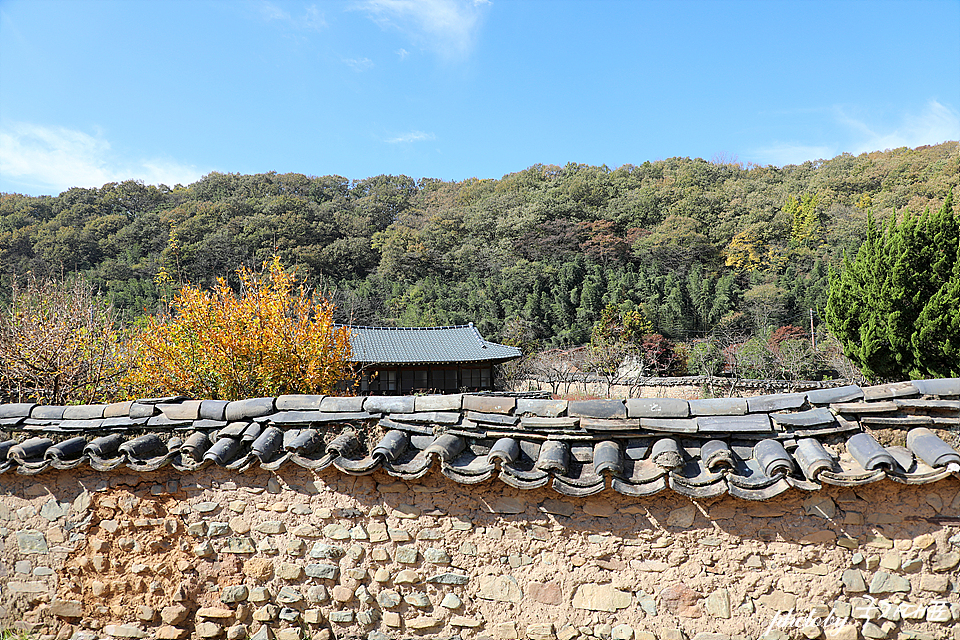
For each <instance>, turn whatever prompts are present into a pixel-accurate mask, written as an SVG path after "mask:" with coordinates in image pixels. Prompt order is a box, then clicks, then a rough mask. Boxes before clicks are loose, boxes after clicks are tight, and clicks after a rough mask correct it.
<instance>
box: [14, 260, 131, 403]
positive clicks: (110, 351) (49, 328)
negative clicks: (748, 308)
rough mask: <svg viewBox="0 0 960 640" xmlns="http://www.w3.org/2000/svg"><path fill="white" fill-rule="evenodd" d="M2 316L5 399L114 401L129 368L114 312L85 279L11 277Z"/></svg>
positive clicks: (26, 400) (39, 401)
mask: <svg viewBox="0 0 960 640" xmlns="http://www.w3.org/2000/svg"><path fill="white" fill-rule="evenodd" d="M9 296H10V302H9V304H8V305H7V307H6V308H4V309H3V311H2V313H0V401H3V402H38V403H44V404H75V403H89V402H97V401H107V400H110V399H112V398H113V397H114V395H115V394H116V393H117V391H118V388H117V379H118V377H119V375H120V374H121V373H122V368H123V358H122V356H123V340H122V334H121V333H120V331H119V330H118V329H117V326H116V324H115V322H114V316H113V310H112V308H111V307H110V305H109V304H107V303H106V302H105V301H104V300H103V299H102V298H99V297H98V296H97V295H96V294H95V292H94V290H93V288H92V287H91V286H90V284H89V283H88V282H87V281H86V280H84V279H83V278H76V279H74V280H72V281H70V282H68V281H65V280H62V279H61V280H53V279H37V278H34V277H32V276H31V277H28V278H27V279H26V283H25V284H21V282H20V281H19V280H18V279H14V280H13V281H12V286H11V289H10V292H9Z"/></svg>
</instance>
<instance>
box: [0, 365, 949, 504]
mask: <svg viewBox="0 0 960 640" xmlns="http://www.w3.org/2000/svg"><path fill="white" fill-rule="evenodd" d="M736 400H737V401H726V400H721V401H716V402H710V401H690V402H689V403H688V402H687V401H683V400H680V401H678V400H675V399H667V398H642V399H629V400H595V401H570V402H567V401H562V400H549V399H537V398H529V397H521V398H519V399H518V398H515V397H504V396H498V395H491V394H486V395H456V396H442V397H436V398H433V397H430V396H421V397H416V398H413V397H408V398H404V397H342V398H340V397H323V396H289V395H288V396H280V397H279V398H253V399H249V400H242V401H237V402H230V403H225V402H221V401H211V400H203V401H197V400H191V399H187V398H152V399H141V400H138V401H136V402H132V403H117V404H114V405H90V406H82V407H44V406H39V405H31V404H13V405H0V416H3V417H2V418H0V420H2V423H0V428H3V429H4V430H5V431H8V432H10V433H12V434H14V435H15V436H16V437H14V438H12V439H9V440H7V441H5V442H0V473H16V474H23V475H35V474H38V473H43V472H44V471H47V470H53V469H74V468H77V467H80V466H83V465H86V466H89V467H90V468H92V469H94V470H96V471H100V472H103V473H107V472H110V471H112V470H114V469H119V468H121V467H123V468H125V469H127V470H131V471H134V472H138V473H146V472H150V471H154V470H157V469H160V468H162V467H165V466H172V467H173V468H175V469H177V470H178V471H181V472H189V471H194V470H197V469H201V468H203V467H206V466H209V465H217V466H220V467H224V468H226V469H230V470H234V471H236V472H238V473H242V472H244V471H246V470H247V469H250V468H252V467H254V466H259V467H262V468H265V469H268V470H276V469H279V468H281V467H283V466H284V465H289V464H293V465H298V466H301V467H304V468H307V469H313V470H321V469H325V468H328V467H333V468H335V469H337V470H338V471H339V472H341V473H344V474H348V475H367V474H371V473H374V472H375V471H378V470H380V471H383V472H385V473H387V474H389V475H391V476H393V477H397V478H401V479H403V480H408V481H411V480H416V479H418V478H422V477H423V476H424V475H426V474H428V473H430V472H431V471H437V472H439V473H441V474H443V475H444V476H446V477H447V478H449V479H451V480H453V481H455V482H458V483H461V484H468V485H469V484H476V483H480V482H487V481H491V480H493V479H494V478H496V479H499V480H500V481H501V482H503V483H504V484H506V485H508V486H511V487H515V488H518V489H524V490H526V489H533V488H539V487H544V486H547V485H549V486H550V487H552V488H553V490H554V491H556V492H557V493H559V494H562V495H566V496H581V497H582V496H590V495H594V494H597V493H601V492H604V491H611V490H612V491H615V492H617V493H621V494H624V495H629V496H644V495H653V494H656V493H659V492H661V491H664V490H666V489H668V488H669V489H671V490H673V491H675V492H677V493H679V494H681V495H685V496H690V497H700V498H702V497H709V496H718V495H722V494H725V493H729V494H730V495H733V496H735V497H738V498H742V499H744V500H768V499H770V498H772V497H774V496H777V495H779V494H781V493H783V492H785V491H789V490H794V489H795V490H801V491H816V490H818V489H819V488H821V487H822V486H823V485H825V484H826V485H838V486H848V487H851V486H860V485H864V484H869V483H874V482H879V481H881V480H884V479H889V480H892V481H894V482H901V483H907V484H926V483H931V482H937V481H940V480H942V479H944V478H947V477H949V476H951V475H952V476H957V477H960V452H958V451H957V450H956V449H955V446H954V445H955V444H956V442H957V435H956V430H955V429H954V430H953V431H949V430H947V431H941V432H940V434H938V433H937V429H938V428H939V427H945V428H947V429H949V428H950V427H956V426H957V425H960V381H958V380H953V379H951V380H926V381H917V382H913V383H897V384H895V385H881V386H878V387H872V388H869V387H868V388H864V389H861V388H859V387H843V388H840V389H833V390H829V389H828V390H817V391H810V392H806V393H801V394H773V395H768V396H758V397H754V398H750V399H748V400H746V401H744V400H742V399H736ZM104 407H109V408H110V411H109V413H110V415H111V417H103V416H104V415H106V413H107V410H106V409H105V408H104ZM122 409H125V410H126V413H123V411H122ZM422 409H436V410H427V411H424V410H422ZM205 416H215V417H219V418H221V419H215V418H211V417H205ZM627 416H630V417H627ZM648 416H652V417H648ZM374 426H379V428H380V430H381V431H380V432H381V433H383V434H384V435H383V436H382V437H380V438H374V439H367V438H368V437H367V435H365V434H369V433H371V432H373V430H372V429H371V428H370V427H374ZM872 427H882V428H892V429H897V430H900V431H903V432H906V438H905V446H899V445H898V446H884V445H882V444H881V443H880V442H879V441H878V440H877V438H876V437H874V434H873V431H872ZM941 436H943V437H941ZM944 438H946V439H944ZM948 441H949V442H948Z"/></svg>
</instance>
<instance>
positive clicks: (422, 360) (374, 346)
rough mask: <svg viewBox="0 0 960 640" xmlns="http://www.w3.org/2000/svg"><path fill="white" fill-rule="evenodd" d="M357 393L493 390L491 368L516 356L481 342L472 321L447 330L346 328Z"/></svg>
mask: <svg viewBox="0 0 960 640" xmlns="http://www.w3.org/2000/svg"><path fill="white" fill-rule="evenodd" d="M349 329H350V345H351V347H352V349H353V358H354V361H355V362H356V363H357V365H358V366H359V367H360V369H361V378H360V393H362V394H376V395H404V394H410V393H422V392H427V391H432V392H434V393H456V392H459V391H485V390H490V389H493V382H494V379H493V369H494V366H496V365H498V364H501V363H504V362H508V361H510V360H514V359H516V358H519V357H520V350H519V349H517V348H516V347H508V346H506V345H502V344H497V343H496V342H490V341H489V340H485V339H484V338H483V336H481V335H480V332H479V331H477V328H476V327H475V326H473V323H472V322H471V323H470V324H466V325H459V326H453V327H357V326H350V327H349Z"/></svg>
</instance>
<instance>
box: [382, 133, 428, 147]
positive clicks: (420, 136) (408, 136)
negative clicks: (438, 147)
mask: <svg viewBox="0 0 960 640" xmlns="http://www.w3.org/2000/svg"><path fill="white" fill-rule="evenodd" d="M436 138H437V137H436V136H435V135H433V134H432V133H426V132H424V131H409V132H407V133H402V134H400V135H398V136H396V137H395V138H387V139H386V140H385V142H389V143H390V144H401V143H408V142H423V141H425V140H436Z"/></svg>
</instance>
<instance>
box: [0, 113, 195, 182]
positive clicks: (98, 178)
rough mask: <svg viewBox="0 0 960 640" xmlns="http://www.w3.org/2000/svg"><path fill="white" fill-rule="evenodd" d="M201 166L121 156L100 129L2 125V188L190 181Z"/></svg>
mask: <svg viewBox="0 0 960 640" xmlns="http://www.w3.org/2000/svg"><path fill="white" fill-rule="evenodd" d="M203 173H205V172H202V171H200V170H199V169H197V167H195V166H192V165H184V164H181V163H178V162H175V161H172V160H169V159H157V158H147V159H141V160H136V161H123V160H120V159H118V158H117V157H116V155H115V154H114V153H112V151H111V147H110V143H109V142H108V141H107V140H106V139H105V138H104V137H103V136H102V134H101V133H100V132H97V133H95V134H94V135H90V134H88V133H84V132H83V131H76V130H73V129H67V128H65V127H46V126H42V125H36V124H31V123H26V122H15V123H9V124H7V125H6V126H4V127H3V128H2V129H0V175H2V176H3V183H4V189H9V186H8V185H19V186H18V187H17V188H16V189H13V190H28V191H30V192H33V193H34V194H37V193H41V192H43V193H60V192H62V191H65V190H66V189H69V188H71V187H87V188H92V187H100V186H103V185H104V184H106V183H107V182H120V181H123V180H131V179H133V180H143V181H144V182H145V183H147V184H166V185H168V186H173V185H175V184H177V183H180V184H189V183H191V182H195V181H196V180H198V179H199V178H200V177H201V176H202V175H203Z"/></svg>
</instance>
